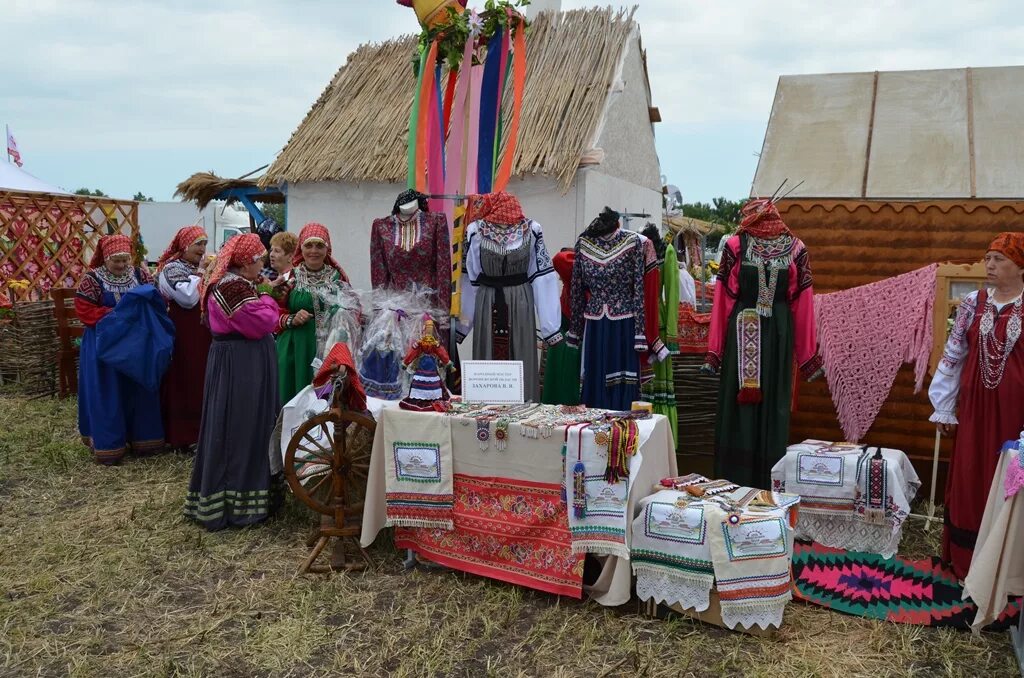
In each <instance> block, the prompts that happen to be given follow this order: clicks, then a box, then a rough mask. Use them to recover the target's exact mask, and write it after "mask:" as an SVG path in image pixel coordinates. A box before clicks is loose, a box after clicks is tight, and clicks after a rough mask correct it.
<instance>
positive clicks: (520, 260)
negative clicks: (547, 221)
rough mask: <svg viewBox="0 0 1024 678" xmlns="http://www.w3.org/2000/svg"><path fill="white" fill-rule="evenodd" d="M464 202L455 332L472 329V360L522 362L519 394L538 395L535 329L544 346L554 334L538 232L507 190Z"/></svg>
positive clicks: (554, 303)
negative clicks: (467, 211) (467, 214)
mask: <svg viewBox="0 0 1024 678" xmlns="http://www.w3.org/2000/svg"><path fill="white" fill-rule="evenodd" d="M471 209H472V215H471V218H472V219H473V221H472V223H470V224H469V226H468V227H467V228H466V245H465V249H464V252H463V254H464V256H465V258H466V259H465V266H464V267H463V274H462V275H463V278H462V283H461V288H462V309H461V311H460V314H459V327H458V329H457V338H458V340H459V342H460V343H461V342H462V340H463V339H465V338H466V335H468V334H469V332H470V331H472V332H473V357H474V358H475V359H477V360H521V361H523V374H524V379H525V384H524V386H525V397H526V400H527V401H528V402H539V401H540V376H539V373H538V362H537V336H538V334H539V336H540V338H541V339H542V340H543V341H545V342H546V343H547V344H548V345H549V346H553V345H555V344H557V343H558V342H559V341H561V340H562V333H561V332H560V331H559V329H558V325H559V310H558V277H557V275H556V274H555V269H554V268H553V267H552V265H551V257H549V256H548V251H547V247H545V245H544V232H543V230H542V229H541V226H540V224H538V223H537V222H536V221H534V220H532V219H527V218H526V217H525V216H523V210H522V208H521V207H520V205H519V200H518V199H516V197H515V196H513V195H511V194H509V193H505V192H500V193H492V194H488V195H484V196H479V197H478V198H476V199H474V200H473V201H472V204H471ZM538 326H539V327H538ZM538 329H539V333H538Z"/></svg>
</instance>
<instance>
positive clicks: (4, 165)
mask: <svg viewBox="0 0 1024 678" xmlns="http://www.w3.org/2000/svg"><path fill="white" fill-rule="evenodd" d="M2 190H8V191H31V192H34V193H53V194H56V195H69V194H68V192H67V191H65V190H63V189H60V188H57V187H56V186H54V185H52V184H48V183H46V182H45V181H43V180H42V179H40V178H38V177H35V176H32V175H31V174H29V173H28V172H26V171H25V170H23V169H21V168H20V167H18V166H17V165H15V164H14V163H13V162H0V191H2Z"/></svg>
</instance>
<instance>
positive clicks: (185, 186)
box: [174, 172, 284, 210]
mask: <svg viewBox="0 0 1024 678" xmlns="http://www.w3.org/2000/svg"><path fill="white" fill-rule="evenodd" d="M259 181H260V179H259V177H257V178H255V179H224V178H222V177H218V176H217V175H216V174H214V173H213V172H196V173H195V174H193V175H192V176H190V177H189V178H188V179H185V181H183V182H181V183H180V184H178V188H177V189H176V190H175V191H174V197H175V198H178V197H180V198H181V199H182V201H187V202H194V203H195V204H196V206H197V207H198V208H199V209H200V210H201V209H203V208H204V207H206V206H207V205H208V204H209V203H210V201H211V200H216V199H217V198H218V197H221V194H223V193H224V192H225V191H230V190H232V189H242V190H250V191H251V190H252V189H257V188H258V187H259ZM252 199H253V200H254V201H256V202H262V203H282V202H284V195H283V194H282V193H281V192H280V191H277V190H273V189H269V190H268V189H260V192H259V193H258V194H256V195H253V196H252ZM234 201H235V198H228V204H230V203H232V202H234Z"/></svg>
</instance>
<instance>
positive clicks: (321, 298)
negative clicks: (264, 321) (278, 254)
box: [293, 264, 337, 355]
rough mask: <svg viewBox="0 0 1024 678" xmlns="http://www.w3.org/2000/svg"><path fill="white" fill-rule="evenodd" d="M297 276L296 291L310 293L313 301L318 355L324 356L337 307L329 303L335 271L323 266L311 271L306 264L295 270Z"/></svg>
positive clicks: (333, 285)
mask: <svg viewBox="0 0 1024 678" xmlns="http://www.w3.org/2000/svg"><path fill="white" fill-rule="evenodd" d="M293 271H294V276H295V289H297V290H302V291H303V292H307V293H309V296H310V297H312V299H313V323H314V326H315V328H316V348H317V355H323V352H324V348H325V344H326V343H327V333H328V331H329V329H330V328H329V325H330V321H331V317H332V316H333V315H334V311H336V310H337V307H336V306H334V305H331V304H330V303H329V302H328V298H327V297H328V295H329V294H330V293H331V292H333V291H334V288H335V284H334V281H335V278H334V273H335V270H334V269H333V268H331V267H330V266H327V265H325V266H323V267H322V268H321V269H320V270H319V271H311V270H309V269H308V268H306V265H305V264H302V265H300V266H298V267H297V268H295V269H293Z"/></svg>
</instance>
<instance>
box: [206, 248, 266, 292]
mask: <svg viewBox="0 0 1024 678" xmlns="http://www.w3.org/2000/svg"><path fill="white" fill-rule="evenodd" d="M266 254H267V250H266V249H265V248H264V247H263V242H262V241H261V240H260V237H259V236H258V235H256V234H255V233H246V234H244V235H236V236H235V237H234V238H232V239H231V240H228V242H227V244H226V245H224V247H222V248H221V250H220V252H218V253H217V263H215V264H214V266H213V272H212V273H211V274H210V277H209V278H208V279H207V280H206V281H205V282H204V283H203V291H202V295H201V300H202V308H203V309H204V310H205V309H206V297H207V296H208V295H209V294H210V290H212V289H213V288H214V287H215V286H216V285H217V283H219V282H220V281H221V280H222V279H223V278H224V276H225V275H226V274H227V272H228V269H229V268H231V267H232V266H233V267H235V268H238V267H240V266H245V265H246V264H251V263H253V262H254V261H259V260H260V259H262V258H263V257H264V256H265V255H266Z"/></svg>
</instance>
